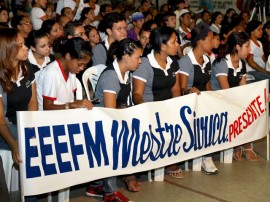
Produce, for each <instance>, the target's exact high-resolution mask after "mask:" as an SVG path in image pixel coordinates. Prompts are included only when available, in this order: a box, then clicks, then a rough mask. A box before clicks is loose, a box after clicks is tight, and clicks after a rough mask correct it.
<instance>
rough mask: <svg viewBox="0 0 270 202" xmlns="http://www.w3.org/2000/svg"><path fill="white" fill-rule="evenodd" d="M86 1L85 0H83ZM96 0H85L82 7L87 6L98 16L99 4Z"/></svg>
mask: <svg viewBox="0 0 270 202" xmlns="http://www.w3.org/2000/svg"><path fill="white" fill-rule="evenodd" d="M85 2H86V1H85ZM97 2H98V1H97V0H89V1H88V2H86V3H85V4H84V5H83V7H84V8H87V7H90V8H92V9H93V10H94V15H95V16H98V14H99V11H100V6H99V5H98V4H97Z"/></svg>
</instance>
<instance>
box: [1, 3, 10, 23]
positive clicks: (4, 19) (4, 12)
mask: <svg viewBox="0 0 270 202" xmlns="http://www.w3.org/2000/svg"><path fill="white" fill-rule="evenodd" d="M8 21H9V16H8V9H7V8H5V7H1V8H0V23H2V24H6V25H7V26H8Z"/></svg>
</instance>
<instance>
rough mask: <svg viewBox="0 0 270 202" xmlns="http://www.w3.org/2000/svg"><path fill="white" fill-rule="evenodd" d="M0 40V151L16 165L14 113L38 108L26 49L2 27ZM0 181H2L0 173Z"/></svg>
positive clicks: (15, 33) (3, 198) (14, 34)
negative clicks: (10, 157)
mask: <svg viewBox="0 0 270 202" xmlns="http://www.w3.org/2000/svg"><path fill="white" fill-rule="evenodd" d="M0 39H1V40H0V49H1V57H0V66H1V68H0V149H5V150H10V151H11V153H12V158H13V161H14V162H15V163H16V164H19V163H22V160H21V158H20V156H19V150H18V131H17V114H16V112H17V111H36V110H37V109H38V108H37V96H36V83H35V76H34V73H33V71H32V69H31V68H30V67H29V66H28V65H27V63H26V62H25V61H26V60H27V56H28V55H27V51H28V49H27V47H26V46H25V45H24V38H23V37H22V36H21V35H20V34H19V32H18V30H16V29H14V28H2V29H0ZM1 167H2V166H1ZM1 167H0V170H1ZM1 178H2V179H4V176H2V173H1ZM1 181H2V180H1ZM0 189H1V191H0V192H2V191H4V189H6V187H5V186H4V187H3V185H1V188H0ZM6 194H7V193H6V192H5V196H2V195H1V199H0V200H1V201H6V198H7V201H8V200H9V199H8V197H7V195H6ZM31 198H32V197H31Z"/></svg>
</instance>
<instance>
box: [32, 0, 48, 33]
mask: <svg viewBox="0 0 270 202" xmlns="http://www.w3.org/2000/svg"><path fill="white" fill-rule="evenodd" d="M32 5H33V8H32V9H31V13H30V18H31V22H32V23H33V29H34V30H38V29H40V28H41V25H42V23H43V21H45V20H47V19H49V18H48V16H47V14H46V13H45V12H44V10H43V9H46V6H47V0H33V2H32Z"/></svg>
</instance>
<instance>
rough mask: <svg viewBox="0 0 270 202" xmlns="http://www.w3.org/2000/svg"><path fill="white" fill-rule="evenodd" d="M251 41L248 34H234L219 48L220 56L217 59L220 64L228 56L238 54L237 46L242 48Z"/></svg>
mask: <svg viewBox="0 0 270 202" xmlns="http://www.w3.org/2000/svg"><path fill="white" fill-rule="evenodd" d="M248 41H249V35H248V34H247V33H246V32H233V33H231V34H230V36H229V38H228V40H227V42H226V43H225V44H223V45H221V46H220V47H219V54H218V57H217V59H216V61H217V62H220V61H221V60H222V59H224V58H225V57H226V55H227V54H232V55H234V54H237V50H236V45H239V46H240V47H242V46H243V44H245V43H246V42H248Z"/></svg>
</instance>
